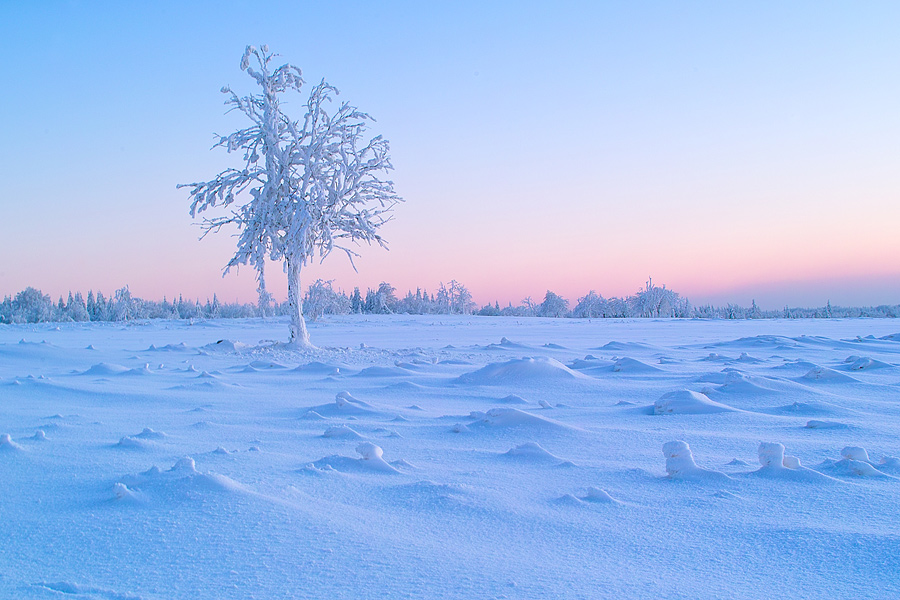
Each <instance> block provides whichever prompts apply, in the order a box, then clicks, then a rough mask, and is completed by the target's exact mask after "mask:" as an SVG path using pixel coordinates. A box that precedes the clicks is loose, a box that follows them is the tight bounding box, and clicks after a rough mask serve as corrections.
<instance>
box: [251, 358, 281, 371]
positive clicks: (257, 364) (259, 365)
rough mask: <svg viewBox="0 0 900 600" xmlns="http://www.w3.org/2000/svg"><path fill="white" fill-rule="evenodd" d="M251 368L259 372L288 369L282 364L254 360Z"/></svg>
mask: <svg viewBox="0 0 900 600" xmlns="http://www.w3.org/2000/svg"><path fill="white" fill-rule="evenodd" d="M250 366H251V367H253V368H254V369H256V370H258V371H271V370H278V369H287V367H286V366H284V365H282V364H281V363H277V362H273V361H271V360H254V361H251V362H250Z"/></svg>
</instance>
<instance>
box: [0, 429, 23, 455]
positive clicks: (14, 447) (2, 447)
mask: <svg viewBox="0 0 900 600" xmlns="http://www.w3.org/2000/svg"><path fill="white" fill-rule="evenodd" d="M21 450H22V446H20V445H18V444H17V443H15V442H14V441H12V438H11V437H10V436H9V434H8V433H4V434H3V435H0V452H19V451H21Z"/></svg>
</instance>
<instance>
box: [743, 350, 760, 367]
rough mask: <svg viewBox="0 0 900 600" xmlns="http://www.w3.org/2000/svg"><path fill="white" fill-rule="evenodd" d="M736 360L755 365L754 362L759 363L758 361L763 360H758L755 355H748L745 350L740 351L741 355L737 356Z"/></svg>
mask: <svg viewBox="0 0 900 600" xmlns="http://www.w3.org/2000/svg"><path fill="white" fill-rule="evenodd" d="M737 361H738V362H742V363H746V364H749V365H756V364H759V363H761V362H763V361H762V360H760V359H759V358H755V357H753V356H750V355H749V354H747V353H746V352H741V355H740V356H739V357H738V359H737Z"/></svg>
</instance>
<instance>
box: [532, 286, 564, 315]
mask: <svg viewBox="0 0 900 600" xmlns="http://www.w3.org/2000/svg"><path fill="white" fill-rule="evenodd" d="M537 314H538V316H541V317H556V318H560V317H565V316H566V315H567V314H569V301H568V300H566V299H565V298H563V297H562V296H560V295H559V294H556V293H554V292H551V291H550V290H547V293H546V294H545V295H544V301H543V302H541V303H540V304H539V305H538V306H537Z"/></svg>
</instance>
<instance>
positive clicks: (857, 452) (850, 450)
mask: <svg viewBox="0 0 900 600" xmlns="http://www.w3.org/2000/svg"><path fill="white" fill-rule="evenodd" d="M841 458H846V459H847V460H860V461H863V462H869V453H868V452H866V449H865V448H860V447H859V446H844V448H842V449H841Z"/></svg>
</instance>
